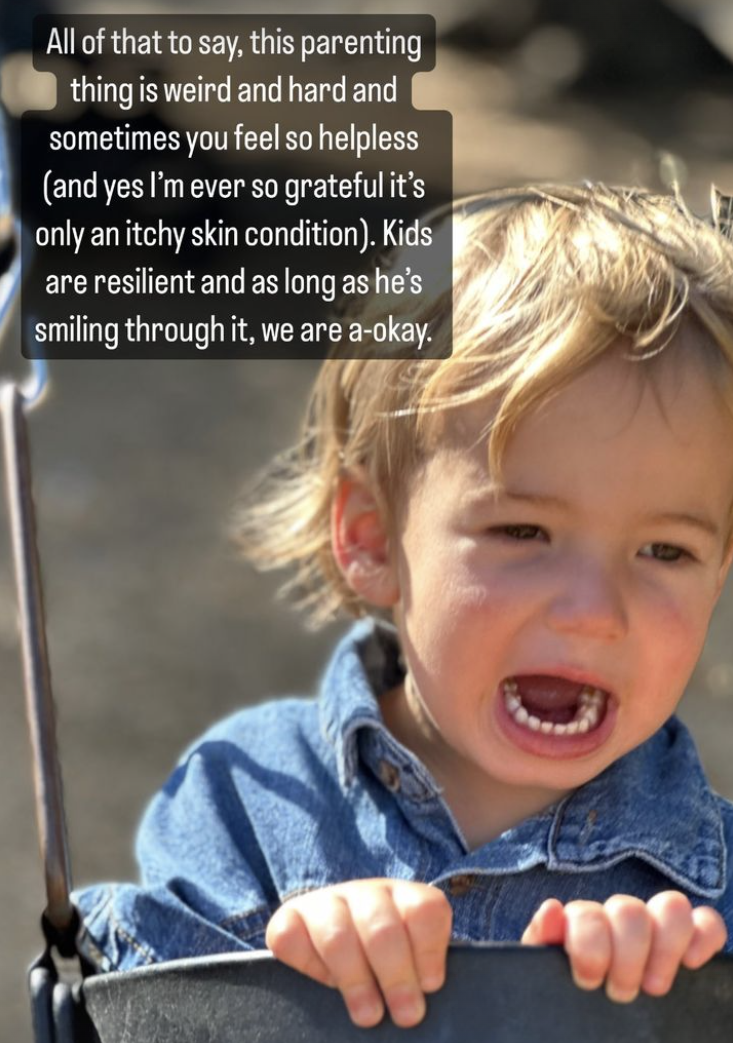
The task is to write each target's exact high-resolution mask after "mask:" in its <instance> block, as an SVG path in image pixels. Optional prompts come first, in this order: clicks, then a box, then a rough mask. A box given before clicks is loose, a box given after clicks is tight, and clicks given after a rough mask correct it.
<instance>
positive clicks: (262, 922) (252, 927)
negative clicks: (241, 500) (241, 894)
mask: <svg viewBox="0 0 733 1043" xmlns="http://www.w3.org/2000/svg"><path fill="white" fill-rule="evenodd" d="M270 915H271V914H270V907H269V906H268V905H260V906H257V908H256V909H250V910H249V912H246V913H233V914H232V915H231V916H227V918H226V919H225V920H221V921H220V922H219V926H220V927H221V928H222V930H225V931H228V930H232V929H234V930H236V931H237V937H240V938H242V939H245V938H248V937H250V935H253V934H259V933H260V932H261V931H262V930H263V928H264V927H265V926H267V921H268V920H269V919H270ZM255 917H257V918H258V919H257V922H256V923H252V922H251V921H252V920H254V919H255ZM240 924H241V925H242V927H243V928H244V930H241V929H240V928H239V925H240Z"/></svg>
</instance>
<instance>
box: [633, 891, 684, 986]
mask: <svg viewBox="0 0 733 1043" xmlns="http://www.w3.org/2000/svg"><path fill="white" fill-rule="evenodd" d="M647 909H648V910H649V912H650V913H651V914H652V919H653V926H654V932H653V936H652V944H651V950H650V952H649V959H648V960H647V965H646V970H645V972H644V978H643V981H642V983H641V987H642V989H643V990H644V992H646V993H648V994H649V995H650V996H664V995H666V993H668V992H669V990H670V989H671V988H672V983H673V982H674V979H675V975H676V974H677V971H678V970H679V966H680V962H681V960H682V957H683V956H684V954H685V953H686V951H687V948H688V946H689V944H690V942H691V941H692V938H693V935H694V932H695V924H694V920H693V918H692V908H691V906H690V902H689V900H688V899H687V898H686V897H685V895H683V894H681V893H680V892H679V891H662V892H661V893H660V894H657V895H654V897H653V898H650V899H649V901H648V902H647Z"/></svg>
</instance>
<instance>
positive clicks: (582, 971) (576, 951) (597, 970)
mask: <svg viewBox="0 0 733 1043" xmlns="http://www.w3.org/2000/svg"><path fill="white" fill-rule="evenodd" d="M565 919H566V928H565V951H566V952H567V954H568V956H569V958H570V969H571V971H572V974H573V980H574V982H575V984H576V985H577V986H579V988H581V989H597V988H598V987H599V986H600V985H601V984H602V983H603V980H604V978H605V977H606V974H607V973H608V969H609V967H610V966H611V929H610V927H609V924H608V917H607V916H606V913H605V911H604V909H603V907H602V906H601V905H599V904H598V903H597V902H580V901H579V902H569V903H568V904H567V905H566V906H565Z"/></svg>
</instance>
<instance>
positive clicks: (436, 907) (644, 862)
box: [77, 186, 733, 1026]
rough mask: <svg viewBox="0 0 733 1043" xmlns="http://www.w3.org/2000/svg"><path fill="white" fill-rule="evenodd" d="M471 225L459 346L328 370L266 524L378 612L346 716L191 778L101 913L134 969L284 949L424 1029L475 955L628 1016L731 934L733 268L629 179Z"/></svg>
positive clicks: (178, 785)
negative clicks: (701, 721) (135, 882)
mask: <svg viewBox="0 0 733 1043" xmlns="http://www.w3.org/2000/svg"><path fill="white" fill-rule="evenodd" d="M452 221H453V230H454V235H455V255H454V256H455V262H454V268H455V275H454V286H453V295H454V306H455V315H454V332H453V354H452V356H451V357H450V358H448V359H446V360H443V361H428V360H426V361H418V362H409V361H392V362H390V361H377V360H359V361H335V360H331V361H329V362H326V363H325V364H324V366H323V368H322V371H321V374H320V377H319V380H318V382H317V385H316V387H315V389H314V393H313V398H312V403H311V408H310V413H309V420H308V426H307V429H306V432H305V437H304V440H303V443H302V446H300V447H299V448H298V449H297V450H296V451H295V452H294V453H293V454H291V455H290V457H289V458H288V459H287V461H286V462H285V463H283V461H282V460H281V461H279V462H278V463H277V464H276V466H275V468H274V469H273V472H272V477H271V479H270V481H269V484H267V485H266V487H265V491H264V494H263V495H264V499H263V500H262V501H261V502H260V503H259V505H258V506H257V507H255V508H252V509H251V510H250V511H249V513H248V515H247V520H246V525H245V538H246V542H247V545H248V548H249V552H250V554H251V556H252V557H253V558H254V559H255V560H257V561H258V562H259V563H260V564H262V565H266V566H272V565H283V564H291V565H292V564H295V565H296V566H297V576H296V580H295V583H296V584H297V588H298V589H299V590H300V592H301V593H304V594H305V596H306V601H307V603H308V604H309V605H310V607H311V609H312V610H313V611H314V612H315V614H316V615H317V616H323V615H327V614H329V613H331V612H332V611H333V610H334V609H335V608H336V607H345V608H346V609H348V610H349V611H350V612H351V613H352V614H355V615H364V616H367V617H368V618H367V619H365V620H363V621H361V622H360V623H357V624H356V625H355V627H354V629H353V630H352V631H351V633H350V634H348V635H347V637H346V638H345V639H344V640H343V641H342V643H341V644H340V646H339V648H338V649H337V651H336V653H335V656H334V658H333V660H332V662H331V664H330V666H329V668H328V671H327V673H326V675H325V679H324V681H323V685H322V689H321V694H320V699H319V700H318V701H317V702H316V701H310V700H297V699H296V700H286V701H280V702H276V703H268V704H265V705H263V706H260V707H257V708H255V709H251V710H247V711H244V712H242V713H240V714H238V715H236V716H234V717H233V718H231V719H230V720H227V721H225V722H223V723H222V724H220V725H218V726H217V727H215V728H213V729H212V730H211V731H210V732H209V733H208V734H207V735H206V736H204V738H203V739H202V740H201V741H200V742H199V743H198V744H197V745H195V746H194V747H193V748H192V749H191V750H190V751H189V752H188V753H187V754H186V756H185V757H184V758H183V760H182V761H181V762H180V764H179V766H178V768H177V769H176V771H175V772H174V774H173V775H172V777H171V779H170V780H169V782H168V783H167V784H166V786H165V787H164V788H163V790H162V792H161V793H160V794H159V795H158V796H157V797H156V798H155V800H154V801H153V803H152V805H151V807H150V809H149V810H148V812H147V815H146V817H145V820H144V822H143V825H142V828H141V832H140V837H139V844H138V855H139V859H140V863H141V868H142V884H141V886H139V887H133V886H116V887H97V888H92V889H88V890H87V891H85V892H82V893H81V894H79V895H78V896H77V901H78V903H79V905H80V908H81V910H82V913H83V915H84V928H83V942H84V945H85V947H86V949H87V952H89V953H91V954H93V955H94V956H95V957H96V959H97V960H98V962H99V963H100V965H101V966H102V967H103V968H105V969H110V968H127V967H131V966H134V965H137V964H140V963H147V962H154V961H157V960H165V959H172V958H176V957H180V956H186V955H204V954H209V953H215V952H227V951H232V950H238V949H249V948H259V947H264V946H265V945H268V946H269V947H270V948H271V949H272V950H273V951H274V953H275V954H276V955H277V956H278V957H279V958H280V959H282V960H285V961H286V962H288V963H290V964H291V965H292V966H293V967H295V968H297V969H299V970H300V971H302V972H303V973H305V974H308V975H310V976H311V977H313V978H316V979H317V980H319V981H322V982H324V983H327V984H329V985H332V986H335V987H337V988H339V989H340V990H341V992H342V994H343V996H344V999H345V1001H346V1004H347V1006H348V1010H349V1013H350V1015H351V1017H352V1019H353V1020H354V1021H355V1022H356V1023H357V1024H360V1025H362V1026H369V1025H374V1024H376V1023H377V1022H378V1021H379V1020H380V1018H381V1017H382V1016H383V1015H384V1012H385V1007H386V1009H387V1010H388V1012H389V1015H390V1016H391V1017H392V1018H393V1019H394V1021H395V1022H396V1023H397V1024H399V1025H403V1026H409V1025H413V1024H415V1023H417V1022H418V1021H419V1020H420V1019H421V1018H422V1017H423V1015H424V1012H425V1000H424V995H425V993H429V992H432V991H434V990H436V989H438V988H440V986H441V984H442V982H443V978H444V968H445V954H446V948H447V945H448V942H449V940H450V938H451V937H452V938H455V939H461V940H466V941H486V940H497V941H506V940H514V941H518V940H520V939H521V940H523V941H524V942H526V943H529V944H560V945H564V947H565V949H566V951H567V953H568V955H569V958H570V964H571V970H572V973H573V976H574V978H575V980H576V981H577V983H578V985H579V986H580V987H581V988H587V989H594V988H598V987H599V986H601V985H605V989H606V991H607V993H608V995H609V996H610V997H611V998H612V999H614V1000H617V1001H619V1002H627V1001H630V1000H632V999H633V998H634V997H635V996H636V995H637V994H638V993H639V991H640V990H641V991H644V992H646V993H649V994H651V995H662V994H664V993H665V992H666V991H668V989H669V988H670V986H671V984H672V982H673V979H674V977H675V974H676V972H677V970H678V968H679V966H680V965H684V966H687V967H699V966H701V965H702V964H703V963H705V962H706V961H707V960H709V959H710V958H711V957H712V955H713V954H714V953H715V952H717V951H719V950H720V949H722V948H723V947H724V946H725V944H726V925H727V928H728V929H730V927H731V925H733V868H732V867H733V860H727V852H728V851H730V850H731V849H733V807H732V806H731V805H730V804H728V803H727V802H726V801H724V800H722V799H721V798H719V797H717V796H715V795H714V794H713V793H712V792H711V791H710V789H709V787H708V785H707V782H706V780H705V778H704V775H703V772H702V768H701V766H700V763H699V761H698V758H697V754H696V752H695V749H694V746H693V744H692V740H691V739H690V737H689V735H688V733H687V731H686V730H685V728H684V726H683V725H682V724H681V723H680V722H679V721H678V720H677V719H676V718H675V717H674V716H673V714H674V710H675V707H676V705H677V703H678V701H679V699H680V697H681V696H682V693H683V691H684V688H685V685H686V684H687V681H688V679H689V677H690V674H691V672H692V669H693V667H694V665H695V662H696V660H697V658H698V656H699V654H700V651H701V649H702V646H703V641H704V638H705V633H706V630H707V626H708V622H709V619H710V615H711V613H712V610H713V607H714V605H715V602H716V600H717V598H718V595H719V594H720V591H721V588H722V586H723V582H724V579H725V576H726V573H727V571H728V568H729V566H730V562H731V555H732V554H733V543H732V540H731V527H732V523H733V246H732V245H731V243H730V242H728V240H727V239H726V237H725V236H724V235H723V234H721V229H719V228H718V229H716V228H713V227H709V226H707V225H706V224H704V223H703V222H701V221H698V220H696V219H694V218H693V217H692V216H691V215H689V214H688V213H687V212H686V211H685V210H684V209H683V208H682V207H681V205H680V204H679V203H678V202H676V201H675V200H674V199H671V198H667V197H657V196H653V195H650V194H648V193H645V192H642V191H619V190H612V189H608V188H605V187H603V186H594V187H587V186H586V187H571V186H560V187H553V188H544V189H527V190H523V191H517V192H505V193H495V194H491V195H486V196H481V197H476V198H473V199H470V200H466V201H463V202H461V203H458V204H457V205H456V207H455V210H454V213H453V215H452ZM407 260H408V261H409V258H408V259H407ZM443 303H444V302H443ZM378 307H379V301H378V299H377V298H376V297H375V298H373V299H372V300H371V301H370V302H368V303H367V305H366V309H365V312H366V314H367V315H368V314H370V313H371V312H373V310H374V309H377V308H378ZM423 307H424V309H425V313H426V315H429V316H430V317H431V319H432V320H433V321H434V326H433V336H434V337H436V336H438V337H440V336H447V335H448V333H449V331H448V330H447V329H446V326H447V323H448V321H449V320H447V319H445V318H444V319H443V320H441V318H440V316H441V301H437V302H436V301H428V302H425V303H424V305H423ZM436 316H437V319H436ZM365 325H368V323H366V322H365ZM373 615H376V616H378V617H379V619H373V618H370V617H372V616H373Z"/></svg>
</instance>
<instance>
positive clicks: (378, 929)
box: [350, 886, 425, 1028]
mask: <svg viewBox="0 0 733 1043" xmlns="http://www.w3.org/2000/svg"><path fill="white" fill-rule="evenodd" d="M350 908H351V916H352V917H353V920H354V925H355V927H356V931H357V932H358V936H359V940H360V942H361V946H362V948H363V951H364V954H365V956H366V959H367V961H368V963H369V966H370V967H371V970H372V972H373V974H374V977H375V978H376V980H377V983H378V985H379V988H380V989H381V991H382V995H383V997H384V1001H385V1003H386V1004H387V1008H388V1009H389V1013H390V1016H391V1018H392V1020H393V1021H394V1023H395V1025H399V1026H400V1027H402V1028H409V1027H410V1026H412V1025H417V1023H418V1022H419V1021H422V1019H423V1017H424V1015H425V997H424V996H423V993H422V989H421V988H420V982H419V980H418V976H417V969H416V967H415V962H414V960H413V955H412V945H411V944H410V938H409V936H408V934H407V929H406V928H405V925H404V923H403V922H402V918H401V916H400V914H399V912H398V910H397V907H396V906H395V903H394V901H393V898H392V894H391V892H390V890H389V888H388V887H387V886H381V887H370V888H369V889H366V888H365V889H364V890H363V891H361V892H359V893H358V894H357V895H355V896H354V897H353V898H351V903H350Z"/></svg>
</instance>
